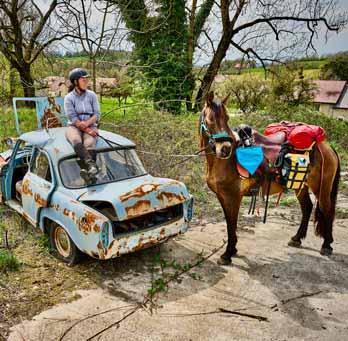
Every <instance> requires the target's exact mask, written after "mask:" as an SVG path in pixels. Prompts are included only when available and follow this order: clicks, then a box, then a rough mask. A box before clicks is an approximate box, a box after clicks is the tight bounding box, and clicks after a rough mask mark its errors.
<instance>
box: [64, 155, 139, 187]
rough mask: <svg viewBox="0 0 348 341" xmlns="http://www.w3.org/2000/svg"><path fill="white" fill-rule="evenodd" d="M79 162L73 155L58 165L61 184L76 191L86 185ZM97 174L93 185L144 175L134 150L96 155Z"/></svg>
mask: <svg viewBox="0 0 348 341" xmlns="http://www.w3.org/2000/svg"><path fill="white" fill-rule="evenodd" d="M80 164H81V161H80V160H79V159H78V158H77V157H76V156H75V155H74V156H71V157H68V158H66V159H63V160H61V161H60V163H59V172H60V177H61V180H62V183H63V185H64V186H65V187H67V188H72V189H78V188H83V187H86V186H87V185H88V184H87V183H86V182H85V180H84V179H83V178H82V177H81V175H80V170H81V168H80ZM97 165H98V168H99V172H98V174H97V175H96V181H95V183H93V184H94V185H100V184H104V183H108V182H114V181H119V180H123V179H128V178H133V177H136V176H140V175H144V174H146V171H145V169H144V167H143V165H142V163H141V161H140V160H139V158H138V155H137V154H136V152H135V150H134V149H108V150H101V151H98V153H97Z"/></svg>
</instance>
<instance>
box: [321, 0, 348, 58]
mask: <svg viewBox="0 0 348 341" xmlns="http://www.w3.org/2000/svg"><path fill="white" fill-rule="evenodd" d="M338 2H339V6H340V7H341V8H342V10H345V11H348V0H339V1H338ZM315 46H316V48H317V49H318V52H319V54H329V53H335V52H339V51H347V50H348V27H346V28H345V30H344V31H342V32H340V33H339V34H336V33H334V32H331V33H330V35H329V40H328V41H327V42H325V41H324V39H323V36H322V37H321V39H319V40H317V41H316V44H315Z"/></svg>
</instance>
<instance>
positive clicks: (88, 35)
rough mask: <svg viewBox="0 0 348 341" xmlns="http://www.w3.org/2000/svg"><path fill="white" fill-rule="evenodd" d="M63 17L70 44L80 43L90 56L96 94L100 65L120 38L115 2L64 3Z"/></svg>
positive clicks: (86, 0)
mask: <svg viewBox="0 0 348 341" xmlns="http://www.w3.org/2000/svg"><path fill="white" fill-rule="evenodd" d="M64 5H65V7H62V8H61V11H60V14H59V17H60V21H61V22H62V24H63V25H64V26H65V27H66V28H68V29H69V32H70V37H69V39H70V41H71V42H77V43H78V44H79V46H81V47H82V49H83V51H84V52H85V53H86V54H87V55H88V56H89V59H90V63H91V69H92V79H93V90H94V91H95V90H96V65H97V61H98V59H100V57H102V55H103V54H104V55H105V54H106V53H107V52H108V51H109V50H110V48H111V47H112V44H113V42H114V39H115V37H116V35H117V33H118V32H119V31H118V28H119V24H120V18H119V16H118V12H117V9H116V7H115V5H114V4H113V3H112V2H111V1H94V0H75V1H64Z"/></svg>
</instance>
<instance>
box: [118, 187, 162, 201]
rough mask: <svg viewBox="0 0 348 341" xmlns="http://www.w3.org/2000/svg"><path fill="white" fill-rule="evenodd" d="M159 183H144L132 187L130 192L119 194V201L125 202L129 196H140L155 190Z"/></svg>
mask: <svg viewBox="0 0 348 341" xmlns="http://www.w3.org/2000/svg"><path fill="white" fill-rule="evenodd" d="M160 186H161V184H154V183H145V184H143V185H141V186H139V187H137V188H135V189H133V190H132V191H130V192H127V193H125V194H123V195H121V196H120V200H121V202H125V201H127V200H129V199H130V198H141V197H143V196H144V195H145V194H147V193H150V192H153V191H156V190H157V188H158V187H160Z"/></svg>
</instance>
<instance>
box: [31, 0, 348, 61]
mask: <svg viewBox="0 0 348 341" xmlns="http://www.w3.org/2000/svg"><path fill="white" fill-rule="evenodd" d="M51 1H52V0H36V2H37V3H39V4H40V5H41V6H42V7H43V8H44V9H46V8H47V7H48V5H49V4H50V3H51ZM201 1H202V0H199V2H201ZM303 1H307V0H303ZM187 2H188V3H191V0H187ZM337 2H338V6H339V7H340V8H341V9H342V10H343V11H347V13H348V0H337ZM76 3H78V2H77V1H76ZM99 16H100V14H99ZM95 19H96V20H97V21H98V19H100V18H98V14H97V15H96V16H95ZM218 20H221V19H216V17H214V16H212V15H211V16H210V25H211V26H212V37H213V40H214V42H215V45H217V43H218V41H219V30H221V23H219V22H217V21H218ZM214 30H215V32H214ZM328 37H329V39H328V40H327V41H325V34H324V30H323V31H322V32H321V34H320V35H319V37H318V39H316V40H315V41H314V46H315V48H316V49H317V52H318V54H319V55H320V56H321V55H327V54H332V53H336V52H339V51H347V50H348V27H346V29H345V30H344V31H342V32H340V33H339V34H337V33H335V32H329V36H328ZM120 48H121V49H122V48H125V49H127V50H128V49H130V48H131V45H130V44H129V43H127V42H126V41H124V40H123V41H122V43H121V44H120ZM73 49H76V47H73ZM206 49H207V50H208V54H207V53H202V51H199V50H198V49H197V51H196V53H195V64H197V65H204V64H207V63H209V62H210V60H211V56H212V50H211V49H210V48H209V46H208V45H207V46H206ZM239 56H240V54H238V53H236V51H235V49H233V48H230V49H229V51H228V53H227V57H226V58H227V59H235V58H238V57H239Z"/></svg>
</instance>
